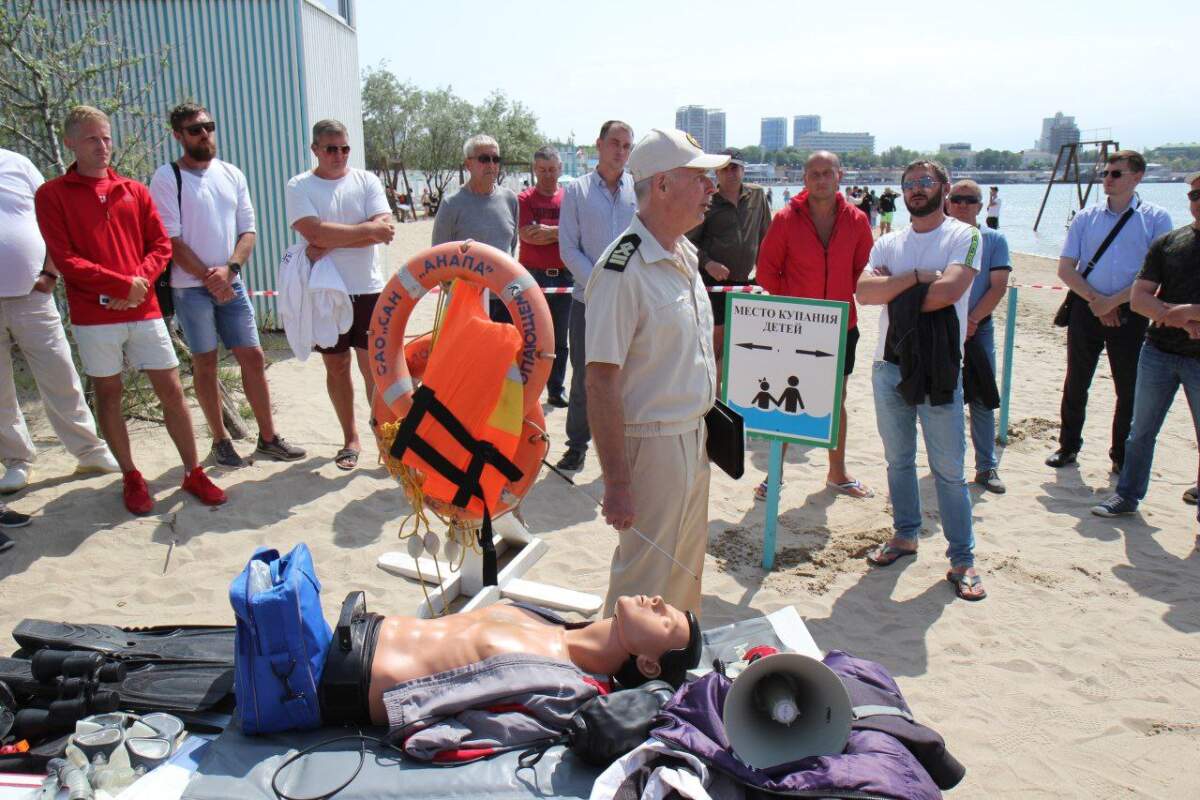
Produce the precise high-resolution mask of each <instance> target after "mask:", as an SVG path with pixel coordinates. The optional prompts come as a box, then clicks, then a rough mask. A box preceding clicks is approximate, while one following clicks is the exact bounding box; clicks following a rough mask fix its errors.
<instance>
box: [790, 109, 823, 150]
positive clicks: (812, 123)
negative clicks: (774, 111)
mask: <svg viewBox="0 0 1200 800" xmlns="http://www.w3.org/2000/svg"><path fill="white" fill-rule="evenodd" d="M820 132H821V117H820V116H818V115H817V114H803V115H801V116H798V117H792V141H793V142H795V141H796V140H797V139H799V138H800V137H801V136H803V135H804V134H806V133H820ZM796 146H797V147H799V145H796Z"/></svg>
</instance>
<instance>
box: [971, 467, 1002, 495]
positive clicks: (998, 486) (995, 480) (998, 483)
mask: <svg viewBox="0 0 1200 800" xmlns="http://www.w3.org/2000/svg"><path fill="white" fill-rule="evenodd" d="M975 483H976V484H978V485H980V486H982V487H983V488H984V489H987V490H988V491H989V492H992V493H994V494H1004V493H1005V492H1006V491H1008V490H1007V488H1006V487H1005V486H1004V481H1002V480H1000V473H999V472H997V471H996V470H994V469H985V470H984V471H983V472H976V473H975Z"/></svg>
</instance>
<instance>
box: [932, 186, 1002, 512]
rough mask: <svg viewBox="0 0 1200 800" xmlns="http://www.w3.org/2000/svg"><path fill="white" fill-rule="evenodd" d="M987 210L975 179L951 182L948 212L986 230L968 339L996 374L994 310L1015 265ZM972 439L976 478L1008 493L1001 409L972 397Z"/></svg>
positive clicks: (973, 288)
mask: <svg viewBox="0 0 1200 800" xmlns="http://www.w3.org/2000/svg"><path fill="white" fill-rule="evenodd" d="M982 209H983V190H982V189H981V188H980V186H979V184H977V183H976V182H975V181H972V180H961V181H957V182H956V183H955V184H954V185H953V186H951V187H950V198H949V203H948V204H947V206H946V212H947V213H948V214H949V215H950V216H951V217H953V218H954V219H956V220H958V221H959V222H964V223H966V224H967V225H970V226H972V227H974V228H978V229H979V232H980V233H981V234H982V240H983V255H982V257H981V258H980V266H979V274H978V275H976V276H975V280H974V281H973V282H972V283H971V294H970V300H969V301H968V302H967V338H968V339H974V340H975V342H976V343H977V344H978V345H979V346H980V347H982V348H983V351H984V353H986V354H987V358H988V361H989V362H990V363H991V365H992V374H993V375H995V374H996V333H995V330H994V329H993V326H992V311H994V310H995V309H996V306H998V305H999V304H1000V301H1001V300H1002V299H1003V298H1004V293H1005V292H1007V291H1008V275H1009V273H1010V272H1012V264H1010V263H1009V262H1010V259H1009V257H1008V240H1007V239H1006V238H1004V234H1003V233H1000V232H999V231H997V230H994V229H992V228H991V227H987V228H979V221H978V220H979V212H980V211H981V210H982ZM971 442H972V444H974V446H975V447H974V449H975V483H976V484H977V485H979V486H982V487H983V488H984V489H986V490H987V491H989V492H994V493H996V494H1004V492H1005V491H1006V487H1005V486H1004V481H1002V480H1000V472H999V470H998V468H999V466H1000V462H999V461H998V460H997V459H996V411H995V410H994V409H992V408H989V407H988V406H987V405H986V404H985V403H982V402H980V401H978V400H972V401H971Z"/></svg>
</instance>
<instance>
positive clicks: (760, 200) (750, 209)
mask: <svg viewBox="0 0 1200 800" xmlns="http://www.w3.org/2000/svg"><path fill="white" fill-rule="evenodd" d="M721 155H724V156H729V164H728V166H725V167H722V168H721V169H719V170H717V193H716V194H715V195H713V198H712V204H711V205H710V206H709V208H708V213H706V214H705V215H704V222H701V223H700V224H699V225H697V226H696V227H695V228H693V229H692V230H691V231H689V232H688V234H687V238H688V239H689V240H691V242H692V244H694V245H696V255H697V257H698V258H699V259H700V277H701V278H703V279H704V283H705V285H707V286H741V285H744V284H747V283H749V282H750V273H751V272H753V271H754V262H755V261H756V260H757V259H758V245H759V244H760V243H761V242H762V240H763V237H765V236H766V235H767V228H769V227H770V226H771V208H770V205H769V204H768V203H767V196H766V193H765V192H764V191H763V188H762V187H761V186H756V185H754V184H752V183H743V182H742V178H743V177H744V176H745V174H746V162H745V161H744V160H743V159H742V154H741V153H740V152H738V151H737V150H735V149H733V148H732V147H731V148H728V149H725V150H722V151H721ZM708 299H709V300H711V301H712V310H713V350H714V351H715V352H716V354H717V385H718V386H720V384H721V350H722V347H721V344H722V342H723V341H724V340H725V294H724V293H723V292H709V293H708Z"/></svg>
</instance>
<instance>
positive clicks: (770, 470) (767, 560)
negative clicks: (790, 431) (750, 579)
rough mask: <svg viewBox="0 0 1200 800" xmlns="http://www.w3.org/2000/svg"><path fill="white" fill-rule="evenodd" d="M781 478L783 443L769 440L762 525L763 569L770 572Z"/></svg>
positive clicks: (773, 561)
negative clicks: (765, 504) (765, 498)
mask: <svg viewBox="0 0 1200 800" xmlns="http://www.w3.org/2000/svg"><path fill="white" fill-rule="evenodd" d="M782 477H783V442H781V441H780V440H778V439H772V440H771V455H770V462H769V464H768V466H767V509H766V515H767V517H766V520H765V521H764V524H763V561H762V565H763V569H765V570H766V571H768V572H770V571H771V568H772V567H774V566H775V520H776V518H777V517H778V516H779V484H780V482H781V481H780V479H781V478H782Z"/></svg>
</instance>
